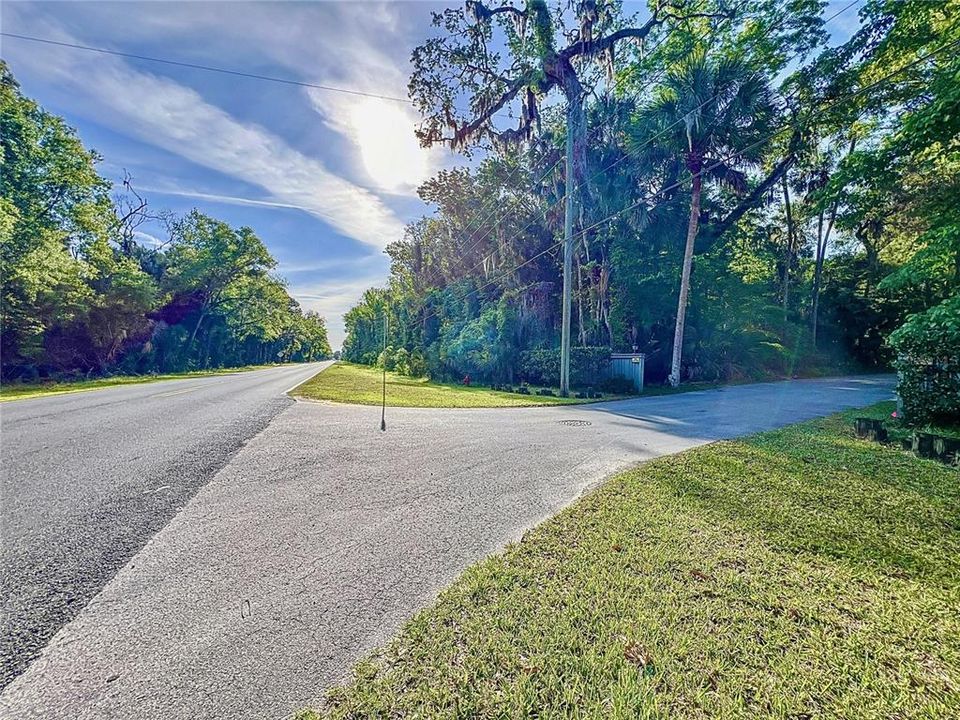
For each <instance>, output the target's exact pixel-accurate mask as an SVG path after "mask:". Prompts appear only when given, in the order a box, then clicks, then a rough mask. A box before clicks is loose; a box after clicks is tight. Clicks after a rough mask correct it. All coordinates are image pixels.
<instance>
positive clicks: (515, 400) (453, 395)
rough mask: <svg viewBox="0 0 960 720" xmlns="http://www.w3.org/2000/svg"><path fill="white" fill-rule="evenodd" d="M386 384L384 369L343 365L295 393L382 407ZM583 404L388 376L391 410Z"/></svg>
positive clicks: (306, 396)
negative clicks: (380, 405) (399, 408)
mask: <svg viewBox="0 0 960 720" xmlns="http://www.w3.org/2000/svg"><path fill="white" fill-rule="evenodd" d="M382 383H383V371H382V370H378V369H376V368H371V367H367V366H365V365H353V364H350V363H344V362H339V363H337V364H336V365H333V366H331V367H329V368H327V369H326V370H324V371H323V372H321V373H319V374H317V375H315V376H314V377H312V378H311V379H310V380H307V382H305V383H303V384H302V385H301V386H300V387H298V388H296V390H294V394H295V395H299V396H301V397H305V398H309V399H311V400H331V401H333V402H342V403H353V404H356V405H379V404H380V403H381V402H382V399H383V386H382ZM605 399H607V400H609V399H612V396H609V395H608V396H607V397H606V398H605ZM582 402H585V401H584V400H578V399H576V398H561V397H550V396H544V395H520V394H517V393H508V392H501V391H499V390H491V389H490V388H486V387H477V386H465V385H453V384H444V383H435V382H430V381H429V380H428V379H427V378H412V377H407V376H406V375H398V374H396V373H391V372H388V373H387V405H389V406H390V407H428V408H430V407H432V408H442V407H447V408H483V407H525V406H531V405H563V404H570V403H582Z"/></svg>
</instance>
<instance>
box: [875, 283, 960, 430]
mask: <svg viewBox="0 0 960 720" xmlns="http://www.w3.org/2000/svg"><path fill="white" fill-rule="evenodd" d="M889 342H890V345H891V347H893V349H894V350H896V351H897V354H898V357H897V361H896V363H895V366H896V368H897V370H898V371H899V373H900V382H899V383H898V385H897V393H898V394H899V395H900V398H901V399H902V400H903V409H904V414H905V415H906V419H907V421H908V422H910V423H911V424H921V423H928V422H932V423H942V424H955V423H958V422H960V296H957V297H953V298H950V299H948V300H945V301H944V302H942V303H940V304H939V305H936V306H934V307H932V308H930V309H929V310H927V311H925V312H922V313H917V314H915V315H911V316H910V318H909V319H908V320H907V322H905V323H904V324H903V325H902V326H901V327H899V328H898V329H897V330H895V331H894V332H893V333H891V335H890V340H889Z"/></svg>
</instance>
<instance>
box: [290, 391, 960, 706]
mask: <svg viewBox="0 0 960 720" xmlns="http://www.w3.org/2000/svg"><path fill="white" fill-rule="evenodd" d="M890 409H892V408H891V407H889V404H884V405H883V406H877V407H876V408H875V409H874V410H873V412H885V413H889V411H890ZM858 414H862V411H851V412H847V413H844V414H841V415H835V416H833V417H830V418H826V419H822V420H817V421H813V422H808V423H803V424H800V425H796V426H792V427H788V428H785V429H781V430H777V431H773V432H768V433H763V434H760V435H756V436H753V437H750V438H747V439H744V440H739V441H732V442H721V443H716V444H713V445H709V446H705V447H702V448H699V449H695V450H691V451H689V452H686V453H682V454H680V455H677V456H673V457H668V458H663V459H660V460H655V461H652V462H649V463H647V464H645V465H642V466H640V467H638V468H637V469H635V470H632V471H630V472H626V473H623V474H621V475H619V476H617V477H615V478H614V479H612V480H610V481H609V482H607V483H606V484H605V485H604V486H602V487H601V488H600V489H598V490H597V491H595V492H593V493H592V494H590V495H588V496H587V497H585V498H583V499H581V500H580V501H579V502H577V503H575V504H574V505H573V506H571V507H570V508H568V509H567V510H565V511H564V512H561V513H560V514H559V515H558V516H556V517H555V518H553V519H551V520H549V521H547V522H545V523H544V524H542V525H540V526H539V527H537V528H536V529H534V530H532V531H530V532H529V533H527V535H526V536H525V537H524V539H523V540H522V541H521V542H519V543H517V544H514V545H511V546H510V547H508V548H507V549H506V551H505V552H503V553H502V554H500V555H497V556H494V557H491V558H488V559H487V560H484V561H482V562H480V563H478V564H476V565H474V566H473V567H471V568H469V569H468V570H467V571H466V572H465V573H464V574H463V575H462V576H461V577H460V579H459V580H457V581H456V582H455V583H454V585H453V586H452V587H450V588H449V589H448V590H446V591H445V592H443V593H442V594H441V596H440V598H439V600H438V601H437V603H436V604H435V605H434V606H433V607H431V608H429V609H427V610H425V611H423V612H421V613H419V614H418V615H417V616H416V617H415V618H414V619H413V620H412V621H411V622H410V623H409V624H408V625H407V626H406V627H405V628H404V630H403V631H402V633H401V634H400V636H399V637H398V638H397V639H396V640H394V641H393V642H391V643H390V644H389V645H388V646H387V647H386V648H385V649H383V650H381V651H379V652H377V653H375V654H374V655H373V656H372V657H370V658H369V659H367V660H365V661H363V662H361V663H360V664H359V665H358V666H357V668H356V671H355V672H356V675H355V679H354V680H353V681H351V682H350V683H349V684H348V685H346V686H345V687H341V688H338V689H336V690H334V691H333V692H332V693H331V694H330V699H329V705H328V706H327V707H326V708H325V709H323V710H322V711H320V712H318V713H317V715H318V716H320V717H330V718H360V717H414V716H416V717H421V718H436V717H480V718H493V717H496V718H502V717H503V718H513V717H518V718H519V717H534V716H535V717H538V718H574V717H605V718H668V717H669V718H674V717H676V718H815V717H816V718H857V719H859V718H890V717H897V718H931V719H933V718H946V717H960V473H958V472H957V471H956V470H954V469H950V468H947V467H945V466H943V465H940V464H938V463H935V462H932V461H928V460H922V459H918V458H916V457H914V456H912V455H910V454H908V453H905V452H903V451H900V450H897V449H895V448H892V447H884V446H881V445H877V444H875V443H870V442H867V441H861V440H857V439H856V438H855V437H854V436H853V432H852V428H851V425H852V421H853V418H854V417H855V416H857V415H858ZM311 715H312V713H306V714H305V715H304V717H310V716H311Z"/></svg>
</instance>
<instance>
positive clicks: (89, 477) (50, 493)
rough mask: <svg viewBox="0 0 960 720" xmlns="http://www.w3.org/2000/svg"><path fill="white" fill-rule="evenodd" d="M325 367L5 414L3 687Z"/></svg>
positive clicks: (176, 383) (58, 401)
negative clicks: (295, 388)
mask: <svg viewBox="0 0 960 720" xmlns="http://www.w3.org/2000/svg"><path fill="white" fill-rule="evenodd" d="M321 367H324V364H322V363H314V364H311V365H309V366H294V367H282V368H271V369H267V370H256V371H251V372H244V373H236V374H231V375H217V376H210V377H203V378H192V379H186V380H170V381H163V382H157V383H146V384H142V385H126V386H118V387H114V388H107V389H103V390H97V391H91V392H83V393H76V394H70V395H59V396H51V397H47V398H36V399H32V400H18V401H13V402H8V403H3V404H2V405H0V457H2V463H0V503H2V509H0V537H2V547H0V563H2V568H3V574H2V579H0V608H2V618H0V687H3V686H6V685H7V684H9V682H10V681H11V680H12V679H13V678H14V677H15V676H16V675H17V674H18V673H19V672H21V671H22V670H23V669H24V668H25V667H26V665H27V663H29V662H30V661H31V660H32V659H33V658H34V657H36V656H37V654H38V653H39V652H40V650H41V649H42V648H43V646H44V645H46V643H47V641H48V640H49V639H50V638H51V637H53V635H54V634H55V633H56V632H57V630H59V629H60V628H61V627H62V626H63V625H64V624H65V623H67V622H69V621H70V620H72V619H73V618H74V617H75V616H76V615H77V613H78V612H79V611H80V610H81V609H82V608H83V606H84V605H86V604H87V602H88V601H89V600H90V598H92V597H93V596H94V595H96V594H97V592H98V591H99V590H100V589H101V588H102V587H103V586H104V585H105V584H106V582H107V581H108V580H109V579H110V578H112V577H113V576H114V575H115V574H116V572H117V570H119V569H120V568H121V567H122V566H123V565H124V563H126V562H127V560H129V559H130V558H131V557H132V556H133V555H134V554H135V553H136V552H137V551H138V550H139V549H140V548H141V547H143V544H144V543H145V542H146V541H147V540H148V539H149V538H150V537H151V536H152V535H153V534H154V533H156V532H157V531H158V530H160V529H161V528H162V527H163V526H165V525H166V524H167V523H168V522H169V521H170V518H172V517H173V516H174V514H175V513H176V512H177V510H179V509H180V508H181V507H182V506H183V505H184V504H185V503H186V502H187V501H189V500H190V498H192V497H193V496H194V494H195V493H196V492H197V490H198V488H200V487H201V486H202V485H203V484H204V483H205V482H207V481H208V480H210V478H212V477H213V475H214V474H215V473H216V472H217V471H218V470H220V468H222V467H223V466H224V465H225V464H226V463H227V461H228V460H229V459H230V457H231V456H233V454H234V453H236V451H237V450H239V449H240V447H241V446H242V445H243V443H244V442H246V441H247V440H248V439H249V438H251V437H253V436H254V435H256V434H257V433H258V432H260V431H261V430H262V429H263V428H264V427H266V425H267V423H269V422H270V420H271V419H272V418H273V417H274V416H275V415H276V414H277V413H279V412H281V411H282V410H283V409H285V408H286V407H288V406H289V405H291V404H292V403H293V401H292V400H291V399H290V398H288V397H286V396H285V395H284V394H283V393H284V391H285V390H288V389H289V388H290V387H291V386H293V385H294V384H298V383H299V382H302V381H303V380H305V379H306V378H308V377H310V376H311V375H312V374H314V373H315V372H317V370H318V369H319V368H321Z"/></svg>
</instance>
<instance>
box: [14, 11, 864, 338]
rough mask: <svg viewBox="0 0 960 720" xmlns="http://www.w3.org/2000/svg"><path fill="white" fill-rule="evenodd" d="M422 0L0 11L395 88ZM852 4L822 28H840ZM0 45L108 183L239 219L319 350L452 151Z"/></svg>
mask: <svg viewBox="0 0 960 720" xmlns="http://www.w3.org/2000/svg"><path fill="white" fill-rule="evenodd" d="M843 4H845V3H843ZM437 7H438V6H437V5H433V4H429V3H426V2H401V3H381V2H361V3H351V2H331V3H305V2H304V3H238V2H213V3H199V2H195V3H179V2H149V3H129V2H126V3H112V2H42V3H28V2H12V1H10V0H5V1H4V2H3V3H2V10H0V21H2V26H3V30H4V31H5V32H11V33H19V34H25V35H34V36H39V37H43V38H49V39H54V40H59V41H62V42H69V43H77V44H82V45H90V46H94V47H104V48H109V49H112V50H117V51H121V52H127V53H134V54H139V55H149V56H156V57H163V58H168V59H172V60H178V61H182V62H187V63H195V64H204V65H215V66H218V67H224V68H230V69H236V70H241V71H245V72H251V73H258V74H263V75H276V76H280V77H288V78H292V79H296V80H302V81H307V82H312V83H320V84H325V85H331V86H338V87H344V88H351V89H354V90H360V91H363V92H368V93H375V94H381V95H386V96H393V97H401V98H402V97H406V83H407V78H408V75H409V67H410V66H409V57H410V51H411V49H412V48H413V47H414V46H415V45H417V44H419V43H420V42H422V41H423V39H425V38H426V37H427V36H428V35H429V34H430V32H431V28H430V11H431V10H433V9H437ZM840 7H842V4H833V3H831V6H830V8H829V9H828V10H827V14H831V13H832V12H834V11H835V10H836V9H839V8H840ZM855 11H856V7H855V8H852V9H851V10H850V11H848V12H847V13H846V14H845V15H844V16H843V17H841V18H838V19H837V21H835V22H834V23H832V26H831V29H833V30H834V31H835V32H836V33H837V35H843V36H846V35H848V34H849V32H850V30H851V29H852V28H853V27H855V20H856V15H855ZM2 55H3V58H4V59H5V60H6V61H7V62H8V63H9V64H10V66H11V68H12V70H13V72H14V74H15V76H16V77H17V79H18V80H19V81H20V83H21V86H22V88H23V90H24V92H25V93H26V94H27V95H28V96H30V97H32V98H34V99H36V100H37V101H39V102H40V103H41V104H42V105H43V106H44V107H45V108H46V109H48V110H49V111H51V112H54V113H56V114H58V115H62V116H64V117H65V118H66V119H67V121H68V122H69V123H70V124H71V125H73V126H74V127H76V128H77V130H78V131H79V133H80V137H81V138H82V139H83V141H84V143H85V144H86V145H87V147H91V148H94V149H96V150H97V151H98V152H99V153H100V154H101V155H102V156H103V163H102V165H101V171H102V172H103V174H104V175H106V176H107V177H108V178H109V179H111V180H114V181H119V180H120V178H121V177H122V176H123V171H124V170H126V171H128V172H129V173H130V175H132V177H133V181H134V184H135V186H136V187H137V188H138V190H140V191H142V193H143V194H144V195H145V196H146V197H147V198H148V200H149V201H150V203H151V206H153V207H154V208H156V209H161V208H162V209H169V210H172V211H174V212H177V213H184V212H187V211H188V210H190V209H191V208H194V207H197V208H199V209H200V210H202V211H203V212H206V213H208V214H210V215H214V216H216V217H219V218H222V219H224V220H226V221H227V222H230V223H231V224H234V225H249V226H251V227H252V228H254V230H255V231H256V232H257V234H258V235H259V236H260V237H261V238H262V239H263V240H264V242H265V243H266V244H267V246H268V247H269V248H270V251H271V252H272V253H273V255H274V257H276V258H277V260H278V261H279V263H280V265H279V273H280V274H281V275H282V276H284V277H285V278H286V280H287V282H288V285H289V289H290V292H291V294H292V295H293V296H294V297H296V298H297V300H298V301H299V302H300V304H301V305H302V306H303V307H304V308H307V309H313V310H318V311H320V312H321V313H323V314H324V315H325V316H326V318H327V322H328V326H329V328H330V339H331V343H332V344H333V346H334V347H338V346H339V345H340V344H341V342H342V340H343V320H342V317H341V315H342V313H343V312H345V311H346V310H347V309H349V308H350V307H351V306H352V305H353V303H354V302H355V301H356V300H357V298H358V297H359V296H360V294H361V293H362V292H363V290H364V289H366V288H368V287H371V286H374V285H378V284H382V283H383V282H384V280H385V279H386V276H387V270H388V262H387V259H386V257H385V256H384V255H383V253H382V250H383V247H384V246H385V245H386V244H387V243H389V242H391V241H393V240H396V239H399V238H400V237H401V236H402V233H403V226H404V224H405V223H406V222H409V221H410V220H413V219H415V218H416V217H417V216H419V215H421V214H423V213H424V212H426V211H428V210H429V208H427V207H426V206H424V204H423V203H422V202H420V200H419V199H418V198H417V196H416V186H417V185H418V184H419V183H420V182H421V181H422V180H424V179H426V178H427V177H429V176H430V175H431V174H432V173H434V172H435V171H437V170H438V169H440V168H442V167H445V166H450V165H453V164H456V163H457V162H458V161H459V160H458V158H456V157H454V156H452V155H451V154H450V153H449V152H448V151H446V150H444V149H440V148H438V149H432V150H430V151H425V150H421V149H419V148H418V147H417V144H416V140H415V138H414V137H413V128H414V126H415V123H416V120H417V116H416V114H415V112H414V111H413V109H412V107H411V106H410V105H409V104H405V103H400V102H395V101H392V100H381V99H371V98H366V97H360V96H355V95H347V94H341V93H333V92H327V91H323V90H318V89H312V88H302V87H296V86H291V85H283V84H276V83H269V82H264V81H258V80H253V79H246V78H239V77H233V76H227V75H221V74H216V73H210V72H206V71H202V70H194V69H188V68H179V67H172V66H168V65H161V64H157V63H151V62H147V61H140V60H132V59H125V58H118V57H113V56H108V55H102V54H98V53H91V52H86V51H81V50H74V49H69V48H60V47H52V46H47V45H38V44H35V43H30V42H26V41H23V40H16V39H8V38H3V39H2ZM145 232H146V233H147V234H148V235H149V234H150V233H151V232H152V229H151V228H145ZM153 232H155V231H153ZM142 239H143V240H144V241H145V242H149V241H150V238H149V237H146V236H145V237H143V238H142Z"/></svg>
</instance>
